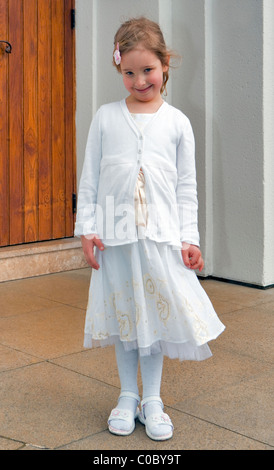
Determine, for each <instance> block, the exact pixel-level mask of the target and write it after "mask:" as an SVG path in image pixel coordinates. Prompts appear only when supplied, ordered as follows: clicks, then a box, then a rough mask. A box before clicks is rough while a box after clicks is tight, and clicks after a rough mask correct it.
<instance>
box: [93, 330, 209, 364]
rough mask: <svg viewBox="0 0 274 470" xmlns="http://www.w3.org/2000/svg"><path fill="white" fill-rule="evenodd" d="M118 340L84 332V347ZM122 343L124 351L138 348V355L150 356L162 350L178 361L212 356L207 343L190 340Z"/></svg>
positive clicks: (117, 338) (100, 345)
mask: <svg viewBox="0 0 274 470" xmlns="http://www.w3.org/2000/svg"><path fill="white" fill-rule="evenodd" d="M118 340H120V337H119V336H109V337H108V338H104V339H101V340H98V339H93V338H92V335H90V334H87V333H86V334H85V336H84V348H87V349H91V348H98V347H102V348H104V347H106V346H111V345H113V344H115V343H116V341H118ZM123 345H124V348H125V350H126V351H131V350H133V349H138V351H139V355H140V356H150V355H151V354H157V353H159V352H162V353H163V354H164V356H167V357H168V358H170V359H179V360H180V361H204V360H205V359H208V358H210V357H211V356H212V352H211V350H210V348H209V346H208V344H207V343H206V344H203V345H201V346H197V345H194V344H192V343H191V342H190V341H188V342H184V343H171V342H167V341H163V340H158V341H156V342H155V343H153V344H151V345H150V346H147V347H141V348H140V347H139V346H138V342H137V340H134V341H123Z"/></svg>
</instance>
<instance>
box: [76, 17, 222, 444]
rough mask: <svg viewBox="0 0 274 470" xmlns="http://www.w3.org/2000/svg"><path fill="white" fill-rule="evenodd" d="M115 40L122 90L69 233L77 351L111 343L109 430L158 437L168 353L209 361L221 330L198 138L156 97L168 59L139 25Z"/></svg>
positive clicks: (104, 125) (108, 110) (152, 31)
mask: <svg viewBox="0 0 274 470" xmlns="http://www.w3.org/2000/svg"><path fill="white" fill-rule="evenodd" d="M114 43H115V47H114V54H113V63H114V65H115V67H116V68H117V70H118V72H119V73H121V75H122V78H123V82H124V86H125V88H126V90H127V91H128V93H129V94H128V96H127V98H126V99H125V100H122V101H121V102H115V103H110V104H107V105H103V106H101V108H100V109H99V110H98V111H97V113H96V115H95V117H94V119H93V122H92V124H91V127H90V132H89V136H88V141H87V147H86V156H85V162H84V167H83V172H82V176H81V181H80V188H79V195H78V211H77V220H76V227H75V235H76V236H81V240H82V246H83V250H84V254H85V256H86V259H87V262H88V263H89V264H90V266H91V267H92V268H93V272H92V279H91V284H90V294H89V303H88V308H87V314H86V324H85V341H84V345H85V347H88V348H89V347H92V346H97V345H100V346H105V345H109V344H113V343H115V353H116V360H117V366H118V372H119V377H120V382H121V394H120V396H119V400H118V404H117V407H116V408H115V409H114V410H112V412H111V414H110V416H109V419H108V427H109V430H110V432H112V433H114V434H118V435H128V434H130V433H132V431H133V430H134V428H135V420H136V418H137V417H138V418H139V420H140V421H141V423H143V424H144V425H145V429H146V433H147V435H148V436H149V437H150V438H151V439H155V440H164V439H169V438H171V437H172V434H173V425H172V422H171V420H170V418H169V416H168V415H167V414H165V413H164V412H163V403H162V401H161V398H160V386H161V375H162V366H163V355H166V356H168V357H170V358H179V359H180V360H198V361H199V360H203V359H206V358H208V357H210V356H211V351H210V349H209V347H208V345H207V342H208V341H210V340H212V339H214V338H216V337H217V336H218V335H219V334H220V333H221V332H222V331H223V329H224V325H223V324H222V323H221V322H220V320H219V319H218V317H217V315H216V313H215V311H214V309H213V307H212V305H211V302H210V300H209V299H208V297H207V295H206V293H205V292H204V290H203V289H202V287H201V285H200V283H199V281H198V279H197V277H196V274H195V272H194V270H195V269H198V270H199V271H201V270H202V269H203V265H204V263H203V259H202V256H201V252H200V249H199V233H198V228H197V192H196V173H195V160H194V139H193V132H192V128H191V125H190V122H189V120H188V118H187V117H186V116H185V115H184V114H183V113H182V112H181V111H179V110H177V109H176V108H174V107H172V106H170V105H168V104H167V103H166V102H164V101H163V98H162V94H163V92H164V91H165V88H166V83H167V81H168V76H169V60H170V56H171V53H170V52H169V51H168V50H167V48H166V45H165V41H164V38H163V35H162V32H161V30H160V28H159V26H158V24H156V23H154V22H152V21H150V20H148V19H146V18H137V19H132V20H129V21H127V22H125V23H124V24H123V25H122V26H121V27H120V28H119V30H118V31H117V33H116V35H115V40H114ZM139 361H140V369H141V376H142V383H143V394H142V401H141V407H140V409H139V401H140V398H139V391H138V386H137V368H138V362H139Z"/></svg>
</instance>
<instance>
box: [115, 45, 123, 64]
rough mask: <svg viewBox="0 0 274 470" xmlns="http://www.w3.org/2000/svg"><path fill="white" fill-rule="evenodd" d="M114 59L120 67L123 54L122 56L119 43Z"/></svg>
mask: <svg viewBox="0 0 274 470" xmlns="http://www.w3.org/2000/svg"><path fill="white" fill-rule="evenodd" d="M113 57H114V61H115V64H116V65H120V63H121V54H120V51H119V42H117V46H116V49H115V51H114V54H113Z"/></svg>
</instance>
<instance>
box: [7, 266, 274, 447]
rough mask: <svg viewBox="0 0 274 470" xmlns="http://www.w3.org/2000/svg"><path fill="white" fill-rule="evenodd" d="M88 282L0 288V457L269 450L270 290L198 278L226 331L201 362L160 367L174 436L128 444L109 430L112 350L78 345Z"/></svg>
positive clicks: (273, 430) (74, 279)
mask: <svg viewBox="0 0 274 470" xmlns="http://www.w3.org/2000/svg"><path fill="white" fill-rule="evenodd" d="M89 278H90V271H89V269H81V270H77V271H70V272H65V273H60V274H53V275H48V276H41V277H37V278H32V279H25V280H19V281H12V282H6V283H1V284H0V299H1V303H0V305H1V310H0V450H15V449H22V450H32V449H34V450H35V449H40V448H42V449H44V448H47V449H65V450H73V449H76V450H80V449H88V450H93V449H94V450H107V449H110V450H114V449H123V450H125V449H136V450H146V449H150V450H157V449H158V450H184V449H188V450H202V449H204V450H206V449H212V450H221V449H227V450H233V449H238V450H240V449H241V450H244V449H247V450H255V449H262V450H271V449H272V450H273V449H274V426H273V423H274V412H273V403H274V374H273V373H274V362H273V361H274V347H273V337H274V322H273V320H274V289H269V290H266V291H262V290H259V289H252V288H249V287H242V286H239V285H233V284H228V283H222V282H218V281H213V280H204V281H202V285H203V287H204V289H205V290H206V291H207V293H208V294H209V296H210V298H211V300H212V302H213V304H214V306H215V308H216V311H217V312H218V314H219V316H220V318H221V320H222V321H223V323H224V324H225V325H226V331H225V332H224V333H223V334H222V335H221V336H220V337H219V338H218V339H217V340H216V341H214V342H212V343H211V350H212V352H213V357H212V358H210V359H208V360H207V361H204V362H200V363H195V362H181V363H180V362H179V361H171V360H168V359H166V360H165V363H164V371H163V381H162V398H163V401H164V403H165V410H166V411H167V412H168V413H169V415H170V417H171V418H172V420H173V423H174V426H175V432H174V437H173V439H171V440H170V441H166V442H164V443H157V442H155V441H152V440H150V439H149V438H148V437H147V436H146V434H145V430H144V427H143V426H142V425H141V424H140V423H137V426H136V430H135V431H134V433H133V434H132V435H131V436H128V437H117V436H113V435H111V434H110V433H109V432H108V430H107V426H106V421H107V417H108V415H109V412H110V409H111V408H112V407H114V406H115V405H116V400H117V397H118V395H119V379H118V375H117V370H116V365H115V363H114V361H113V358H114V355H113V348H112V347H110V348H106V349H96V350H84V348H83V346H82V341H83V326H84V318H85V306H86V302H87V292H88V285H89ZM139 380H140V378H139ZM140 389H141V381H140Z"/></svg>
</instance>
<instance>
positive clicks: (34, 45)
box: [0, 0, 76, 246]
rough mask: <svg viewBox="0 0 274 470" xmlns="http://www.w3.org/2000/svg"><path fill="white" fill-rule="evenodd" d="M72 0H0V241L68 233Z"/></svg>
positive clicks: (71, 182)
mask: <svg viewBox="0 0 274 470" xmlns="http://www.w3.org/2000/svg"><path fill="white" fill-rule="evenodd" d="M73 9H74V0H0V41H4V40H5V41H8V42H9V43H10V44H11V46H12V50H11V53H9V52H8V46H7V45H6V44H5V43H3V42H0V246H7V245H15V244H21V243H29V242H35V241H41V240H50V239H56V238H64V237H70V236H72V235H73V226H74V215H73V194H74V193H75V172H76V169H75V167H76V165H75V144H74V139H75V132H74V114H75V106H74V102H75V97H74V86H75V84H74V69H75V65H74V29H73V25H72V20H71V19H72V10H73Z"/></svg>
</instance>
